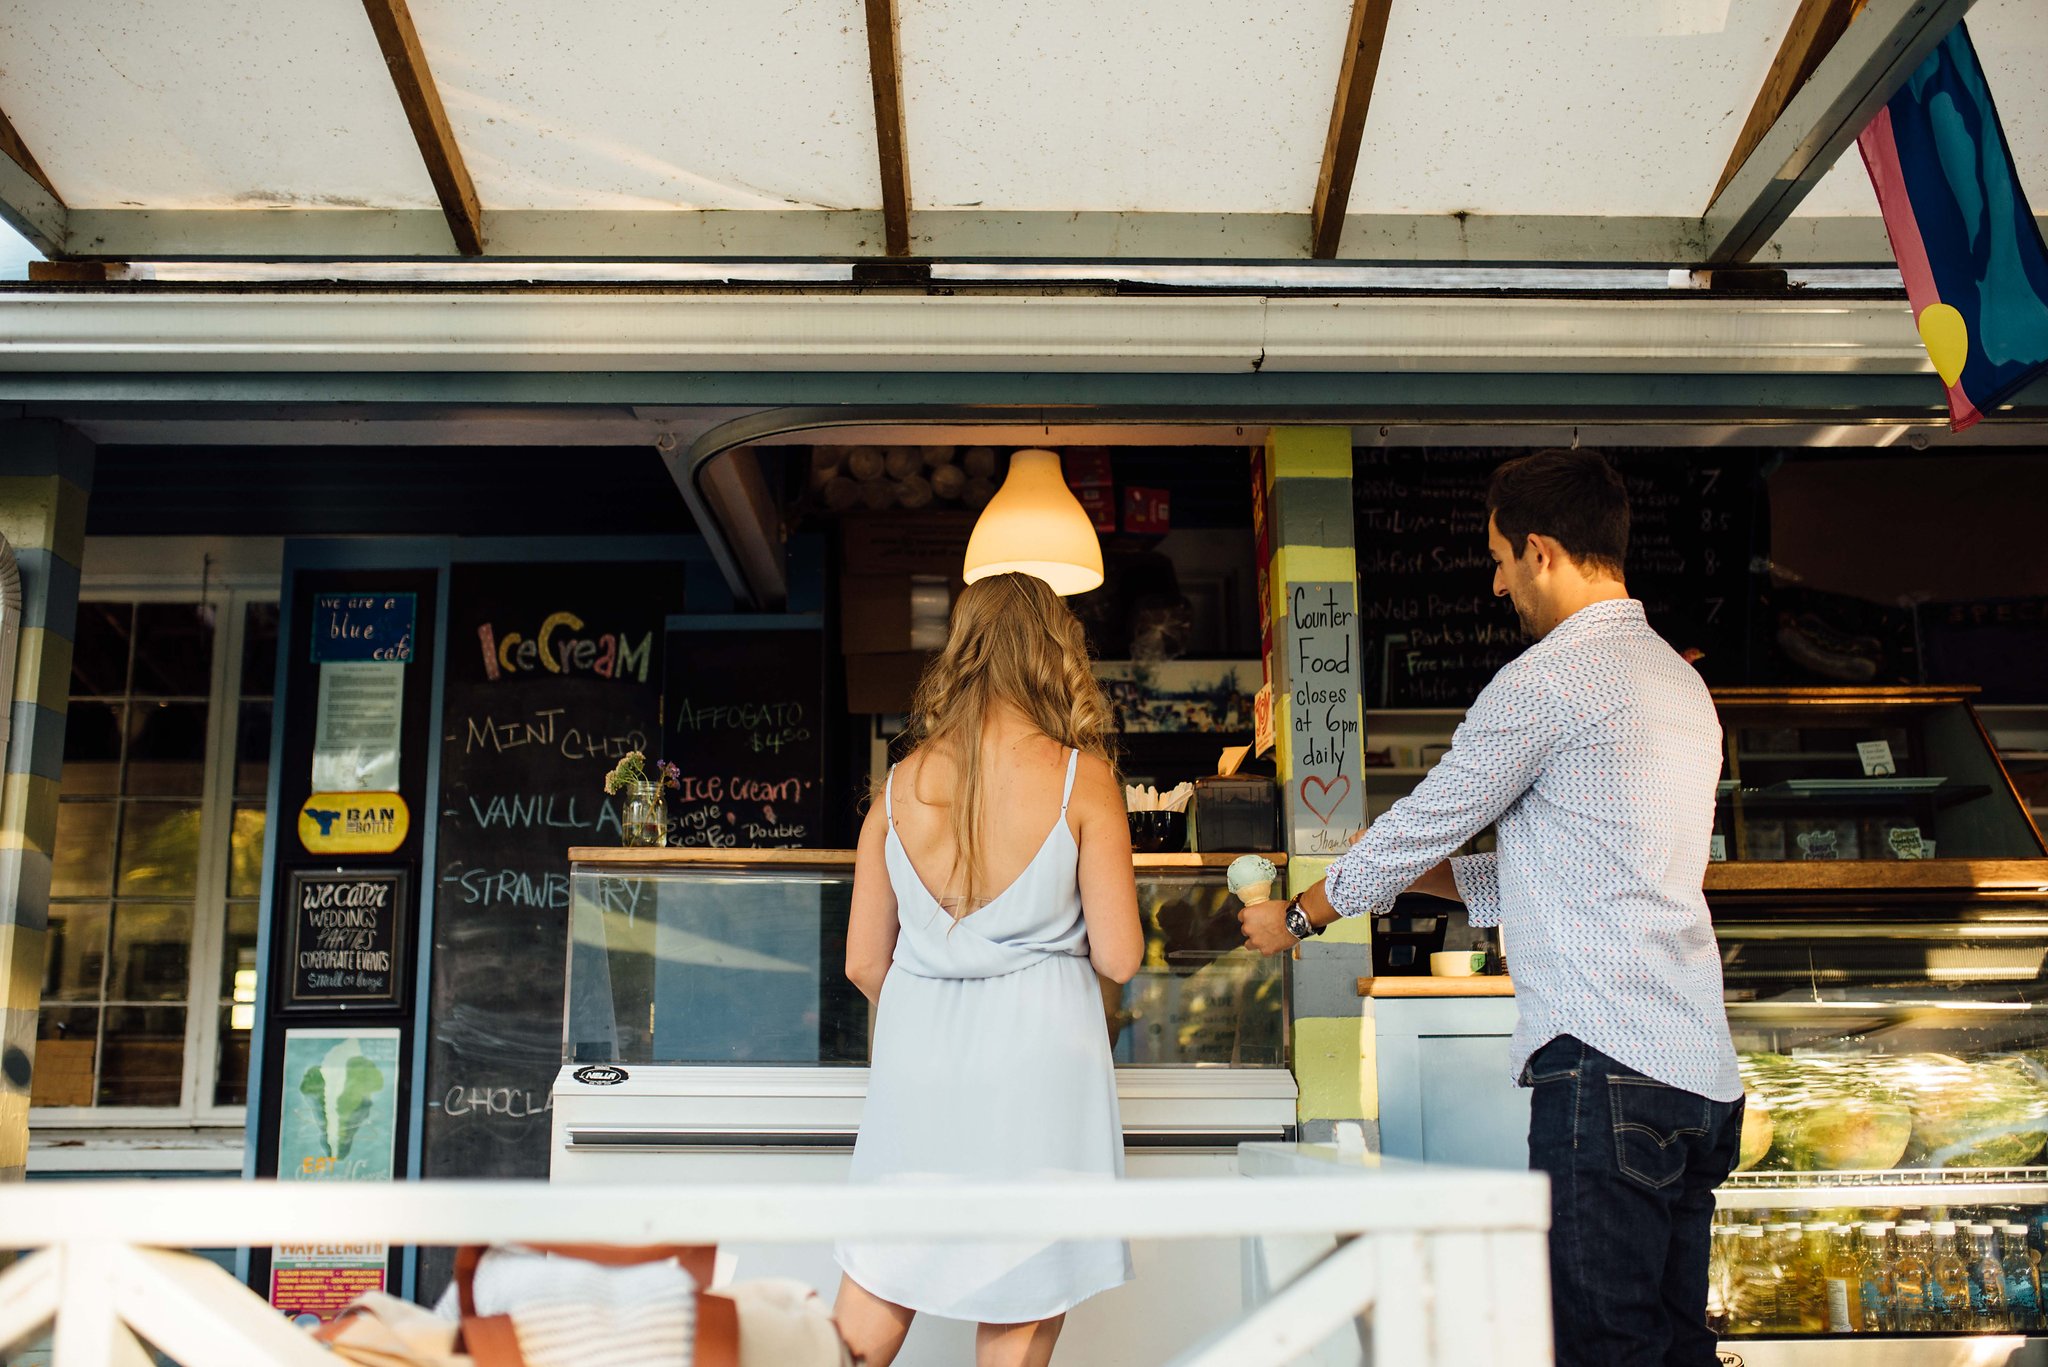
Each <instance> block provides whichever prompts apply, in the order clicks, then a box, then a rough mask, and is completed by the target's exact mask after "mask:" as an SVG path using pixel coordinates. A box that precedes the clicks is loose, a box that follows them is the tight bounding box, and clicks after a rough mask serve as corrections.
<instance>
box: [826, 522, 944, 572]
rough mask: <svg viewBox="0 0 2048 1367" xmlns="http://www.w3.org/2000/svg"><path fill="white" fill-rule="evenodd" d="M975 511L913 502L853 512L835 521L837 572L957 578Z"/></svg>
mask: <svg viewBox="0 0 2048 1367" xmlns="http://www.w3.org/2000/svg"><path fill="white" fill-rule="evenodd" d="M975 517H976V514H974V513H972V512H967V511H964V510H962V511H954V510H951V509H938V508H918V509H915V510H904V511H899V512H889V513H855V514H850V515H848V516H846V517H843V518H841V519H840V521H839V572H840V573H841V574H842V575H844V576H853V575H862V576H867V575H883V574H904V575H909V574H943V575H945V576H946V577H947V578H948V579H957V578H959V577H960V572H961V570H962V569H963V568H965V566H966V562H967V538H968V536H969V535H970V534H972V532H973V531H974V519H975Z"/></svg>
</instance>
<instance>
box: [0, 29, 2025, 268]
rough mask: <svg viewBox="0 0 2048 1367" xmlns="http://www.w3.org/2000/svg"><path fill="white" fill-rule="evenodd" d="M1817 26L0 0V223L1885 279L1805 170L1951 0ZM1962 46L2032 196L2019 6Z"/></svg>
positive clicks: (1865, 202)
mask: <svg viewBox="0 0 2048 1367" xmlns="http://www.w3.org/2000/svg"><path fill="white" fill-rule="evenodd" d="M1853 8H1854V5H1853V3H1852V0H1740V2H1739V3H1738V2H1737V0H1460V3H1458V4H1455V5H1441V4H1436V5H1421V4H1413V3H1409V4H1396V3H1393V2H1392V0H1268V3H1264V4H1257V5H1247V4H1242V3H1223V2H1222V0H1113V2H1112V3H1101V0H1009V3H1006V4H1001V5H993V4H987V3H969V0H800V3H795V4H789V5H763V4H751V3H744V2H743V0H724V2H723V3H710V2H709V0H640V2H638V3H628V4H612V5H564V4H561V3H560V2H559V0H410V4H409V8H408V4H407V0H293V3H291V4H289V5H279V4H275V3H269V2H268V0H178V3H175V4H166V3H162V0H102V3H98V4H95V5H92V6H89V7H86V8H85V9H81V8H80V7H79V6H78V5H76V4H74V3H60V0H0V114H4V119H0V151H5V152H7V153H8V154H9V157H0V213H4V214H5V216H6V217H7V218H8V219H9V220H10V221H11V222H13V223H14V224H16V226H18V227H20V228H21V229H22V230H23V231H25V232H26V233H27V234H28V235H29V236H30V237H31V239H32V240H34V241H35V242H36V243H37V245H39V246H40V247H41V248H42V249H43V250H45V251H46V252H48V253H50V254H51V255H53V256H71V257H78V258H96V259H109V260H129V261H140V260H168V259H176V258H218V259H275V258H299V259H316V260H317V259H378V260H397V259H418V258H434V257H454V256H462V255H476V254H479V253H481V254H483V255H486V256H492V257H503V258H507V259H556V260H583V261H597V260H677V259H721V258H749V259H766V258H793V259H818V258H829V259H848V258H854V259H857V258H861V257H867V256H878V255H882V254H884V253H885V252H893V253H895V254H910V255H915V256H922V257H933V258H944V259H953V260H964V259H976V258H980V259H1028V260H1046V259H1058V258H1088V259H1101V260H1137V259H1156V260H1195V261H1247V260H1260V261H1275V260H1277V261H1286V260H1296V259H1306V258H1310V257H1312V256H1321V257H1334V258H1337V259H1347V260H1373V261H1441V262H1450V261H1474V262H1483V261H1502V262H1564V261H1572V262H1610V263H1620V262H1651V263H1666V264H1673V265H1686V264H1700V263H1710V262H1728V261H1740V260H1748V259H1754V260H1759V261H1767V262H1790V261H1802V262H1813V261H1833V262H1887V261H1889V259H1890V252H1889V249H1888V247H1887V246H1886V243H1885V240H1884V236H1883V232H1882V225H1881V223H1880V221H1879V220H1878V218H1877V217H1876V207H1875V202H1874V199H1873V197H1872V195H1871V192H1870V188H1869V185H1868V183H1867V182H1866V181H1865V179H1864V175H1863V170H1862V167H1861V165H1860V164H1859V163H1858V160H1857V158H1856V156H1855V155H1854V153H1853V151H1851V152H1850V153H1849V155H1848V156H1846V157H1844V156H1842V155H1841V153H1842V151H1843V150H1844V149H1845V148H1846V147H1847V146H1848V144H1849V142H1850V140H1851V139H1853V137H1854V135H1855V133H1856V131H1857V130H1858V129H1859V128H1860V126H1861V124H1862V122H1864V121H1865V120H1866V119H1867V117H1868V114H1869V112H1870V111H1871V110H1873V109H1874V108H1875V107H1876V105H1877V104H1878V103H1879V102H1881V101H1882V99H1883V98H1885V96H1886V95H1887V94H1888V93H1889V92H1890V90H1891V89H1893V88H1895V87H1896V85H1897V83H1898V82H1899V80H1901V79H1903V77H1904V75H1905V73H1906V72H1907V71H1908V70H1910V69H1911V67H1912V65H1914V64H1915V63H1917V61H1918V60H1919V57H1920V56H1921V55H1922V54H1924V53H1925V52H1926V51H1927V50H1928V49H1929V48H1930V47H1931V46H1932V45H1933V44H1934V43H1935V42H1936V41H1938V40H1939V38H1940V37H1941V36H1942V34H1943V33H1945V32H1946V31H1947V29H1948V27H1949V26H1950V25H1951V24H1953V23H1954V22H1955V20H1956V19H1957V18H1958V17H1959V16H1961V14H1962V13H1963V12H1964V11H1965V10H1966V9H1970V5H1969V0H1869V3H1868V4H1867V6H1865V7H1864V8H1863V9H1862V12H1861V14H1860V15H1859V16H1858V17H1856V18H1855V19H1854V20H1853V22H1851V21H1849V19H1848V16H1849V14H1850V12H1851V10H1852V9H1853ZM1970 22H1971V27H1972V31H1973V34H1974V37H1975V39H1976V43H1977V46H1978V50H1979V52H1980V54H1981V55H1982V58H1983V61H1984V65H1985V67H1986V69H1987V71H1988V73H1989V76H1990V79H1991V83H1992V87H1993V90H1994V92H1995V94H1996V95H1997V98H1998V100H1999V102H2000V106H2001V111H2002V113H2003V115H2004V119H2005V126H2006V133H2007V136H2008V138H2009V139H2010V141H2011V143H2012V146H2013V149H2014V152H2015V155H2016V156H2017V158H2018V160H2019V164H2020V172H2021V176H2022V178H2023V180H2025V181H2027V182H2028V183H2030V184H2032V185H2033V186H2036V187H2041V186H2043V185H2044V184H2048V87H2044V83H2043V82H2042V81H2041V80H2040V73H2041V72H2042V71H2044V70H2048V21H2044V16H2043V11H2042V8H2041V4H2040V0H1982V3H1980V4H1977V5H1976V6H1975V8H1974V9H1971V11H1970ZM9 126H11V135H10V133H9ZM878 130H879V135H878ZM10 158H11V159H10Z"/></svg>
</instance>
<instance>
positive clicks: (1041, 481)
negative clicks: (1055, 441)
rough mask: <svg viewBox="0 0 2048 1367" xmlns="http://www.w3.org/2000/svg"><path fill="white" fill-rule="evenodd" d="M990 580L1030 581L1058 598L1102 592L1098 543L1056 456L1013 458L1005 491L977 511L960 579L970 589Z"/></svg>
mask: <svg viewBox="0 0 2048 1367" xmlns="http://www.w3.org/2000/svg"><path fill="white" fill-rule="evenodd" d="M992 574H1029V575H1033V576H1035V577H1037V578H1039V579H1043V580H1044V581H1045V582H1046V583H1048V584H1050V585H1052V590H1053V592H1054V593H1057V594H1059V595H1061V596H1062V597H1065V596H1067V595H1069V594H1075V593H1086V592H1088V590H1090V589H1094V588H1100V587H1102V543H1101V542H1100V541H1098V540H1097V539H1096V536H1095V524H1094V523H1092V522H1090V521H1089V520H1088V513H1087V511H1086V510H1085V509H1084V508H1082V507H1081V501H1080V500H1079V499H1077V498H1075V497H1074V491H1073V490H1072V489H1069V488H1068V487H1067V482H1066V480H1065V479H1064V478H1062V477H1061V475H1060V458H1059V455H1058V453H1057V452H1053V451H1043V450H1039V449H1038V448H1036V447H1032V448H1029V449H1026V450H1023V451H1019V452H1017V454H1015V455H1013V456H1011V457H1010V473H1009V475H1008V476H1007V477H1005V478H1004V480H1003V487H1002V488H1000V489H998V490H996V496H995V497H994V498H992V499H990V500H989V504H988V507H986V508H984V509H982V510H981V517H980V518H979V519H978V520H976V522H975V524H974V534H973V535H972V536H970V537H968V538H967V566H966V570H965V572H964V575H963V577H964V578H965V579H966V580H967V582H968V583H970V584H972V583H973V582H974V581H975V580H977V579H986V578H987V577H988V576H990V575H992Z"/></svg>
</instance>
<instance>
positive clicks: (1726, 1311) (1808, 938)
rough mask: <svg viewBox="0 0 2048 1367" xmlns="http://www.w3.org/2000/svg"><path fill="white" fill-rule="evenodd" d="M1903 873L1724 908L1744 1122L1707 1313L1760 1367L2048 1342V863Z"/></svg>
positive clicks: (1877, 872)
mask: <svg viewBox="0 0 2048 1367" xmlns="http://www.w3.org/2000/svg"><path fill="white" fill-rule="evenodd" d="M1897 872H1898V871H1897V870H1888V869H1886V868H1885V867H1884V866H1883V865H1881V864H1880V865H1875V866H1873V865H1870V864H1867V863H1866V864H1863V865H1861V866H1859V867H1853V868H1852V867H1840V868H1837V869H1835V870H1833V871H1832V873H1831V882H1832V883H1833V886H1829V887H1822V888H1805V889H1800V890H1798V891H1788V890H1784V889H1775V890H1773V889H1751V890H1746V891H1745V890H1735V889H1725V888H1724V889H1723V890H1721V891H1719V892H1716V893H1715V894H1714V895H1713V897H1712V904H1713V910H1714V928H1715V932H1716V934H1717V936H1718V937H1719V939H1720V942H1721V953H1722V960H1723V975H1724V981H1725V988H1726V994H1727V1002H1728V1024H1729V1028H1730V1030H1731V1032H1732V1034H1733V1036H1734V1039H1735V1045H1736V1049H1737V1051H1738V1053H1739V1055H1740V1057H1741V1061H1742V1072H1743V1082H1744V1087H1745V1091H1746V1094H1747V1099H1748V1105H1747V1114H1746V1116H1745V1124H1744V1129H1743V1142H1742V1152H1741V1155H1740V1159H1739V1169H1738V1171H1737V1173H1736V1175H1735V1176H1734V1177H1733V1178H1731V1179H1730V1181H1729V1182H1728V1183H1727V1185H1726V1186H1725V1187H1724V1188H1723V1190H1722V1192H1721V1195H1720V1206H1721V1210H1720V1216H1719V1221H1718V1224H1717V1232H1716V1235H1715V1239H1714V1260H1713V1276H1712V1282H1711V1300H1710V1306H1711V1312H1712V1314H1713V1316H1714V1318H1715V1319H1716V1321H1717V1324H1718V1327H1720V1329H1721V1330H1722V1332H1723V1333H1724V1334H1726V1335H1728V1336H1729V1338H1730V1339H1731V1340H1743V1341H1745V1342H1748V1341H1751V1340H1755V1341H1757V1342H1756V1344H1755V1346H1754V1347H1748V1348H1744V1349H1743V1350H1742V1352H1743V1355H1744V1359H1745V1361H1747V1362H1750V1363H1752V1364H1758V1363H1768V1362H1772V1361H1779V1360H1784V1361H1802V1362H1804V1361H1825V1360H1830V1359H1828V1358H1827V1357H1825V1356H1824V1355H1823V1354H1825V1353H1826V1352H1827V1351H1829V1350H1828V1349H1827V1348H1826V1345H1827V1344H1828V1343H1829V1342H1835V1343H1841V1342H1847V1341H1851V1340H1853V1341H1856V1342H1865V1341H1868V1340H1870V1339H1873V1338H1879V1337H1881V1338H1884V1339H1886V1340H1887V1341H1890V1342H1896V1343H1898V1344H1901V1345H1903V1344H1908V1343H1911V1344H1917V1345H1920V1346H1921V1347H1922V1348H1923V1349H1924V1351H1926V1352H1928V1353H1930V1354H1938V1353H1940V1352H1941V1351H1942V1350H1941V1349H1940V1347H1939V1345H1940V1343H1941V1342H1943V1341H1946V1340H1954V1339H1957V1338H1960V1337H1965V1336H1984V1335H2002V1336H2013V1335H2019V1336H2029V1335H2032V1336H2040V1335H2044V1334H2048V1320H2044V1319H2043V1317H2042V1314H2041V1304H2042V1302H2041V1271H2040V1266H2041V1261H2042V1257H2043V1254H2044V1251H2048V1154H2044V1149H2048V863H2044V862H2042V861H2021V860H2008V861H1974V862H1973V861H1956V862H1950V861H1946V860H1942V861H1938V862H1937V863H1935V864H1932V865H1929V866H1927V876H1925V877H1923V878H1922V879H1920V880H1919V882H1918V885H1901V883H1900V881H1899V879H1898V877H1897ZM1916 872H1918V871H1916ZM1768 1340H1777V1341H1779V1344H1778V1347H1777V1350H1776V1352H1775V1354H1774V1352H1773V1349H1772V1348H1771V1347H1769V1346H1766V1343H1765V1342H1764V1341H1768ZM1801 1344H1805V1345H1807V1347H1808V1351H1807V1352H1806V1353H1805V1354H1804V1355H1803V1356H1802V1355H1799V1354H1796V1353H1794V1354H1793V1355H1792V1356H1785V1354H1786V1353H1790V1352H1792V1350H1793V1349H1794V1348H1797V1347H1798V1346H1799V1345H1801ZM2015 1351H2017V1349H2016V1350H2015ZM2027 1351H2028V1352H2030V1353H2034V1354H2037V1355H2038V1354H2040V1353H2042V1352H2043V1345H2041V1344H2039V1343H2037V1344H2034V1345H2032V1346H2030V1347H2029V1348H2028V1350H2027ZM1914 1360H1916V1361H1946V1360H1949V1359H1947V1358H1944V1357H1941V1356H1928V1357H1923V1358H1916V1359H1914ZM1955 1360H1958V1361H1962V1360H1968V1361H1999V1362H2005V1361H2009V1360H2015V1361H2016V1360H2026V1361H2032V1360H2034V1359H2033V1358H2032V1357H2028V1358H2025V1359H2014V1358H2008V1357H2005V1356H2000V1357H1996V1358H1992V1359H1985V1358H1982V1357H1969V1358H1958V1359H1955Z"/></svg>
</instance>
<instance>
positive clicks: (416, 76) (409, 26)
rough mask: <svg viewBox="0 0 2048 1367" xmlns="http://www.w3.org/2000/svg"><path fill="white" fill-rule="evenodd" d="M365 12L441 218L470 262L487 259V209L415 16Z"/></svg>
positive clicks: (401, 11)
mask: <svg viewBox="0 0 2048 1367" xmlns="http://www.w3.org/2000/svg"><path fill="white" fill-rule="evenodd" d="M363 10H364V12H365V13H367V14H368V15H369V16H370V27H371V28H373V29H375V30H376V32H377V46H378V47H379V48H381V49H383V52H384V64H385V65H386V66H388V67H390V68H391V84H392V85H393V86H395V87H396V88H397V90H398V102H399V104H401V105H402V106H404V108H405V119H406V122H407V123H409V124H411V125H412V135H413V139H414V140H415V141H416V142H418V143H419V145H420V157H421V159H423V160H424V161H425V162H426V163H427V175H428V176H429V177H430V178H431V179H432V180H433V182H434V193H435V194H437V195H439V196H440V197H441V212H442V213H443V214H444V215H445V216H446V217H447V219H448V231H449V232H450V233H451V234H453V235H454V237H455V247H456V250H457V251H460V252H461V253H462V254H463V255H464V256H482V255H483V251H484V214H483V207H482V206H481V205H480V204H479V203H478V202H477V197H476V186H475V185H474V184H472V183H471V182H470V179H469V168H468V167H467V166H465V165H464V164H463V161H462V149H461V148H460V147H458V146H456V144H455V131H454V129H453V128H451V127H450V126H449V124H448V111H447V110H446V109H444V108H443V107H442V105H441V92H440V91H439V90H438V89H436V88H435V86H434V75H433V72H431V71H429V70H428V69H427V54H426V51H425V49H423V48H422V47H421V46H420V35H419V31H418V30H417V29H415V28H414V27H413V23H412V11H411V10H409V9H408V8H407V7H406V0H363Z"/></svg>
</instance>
